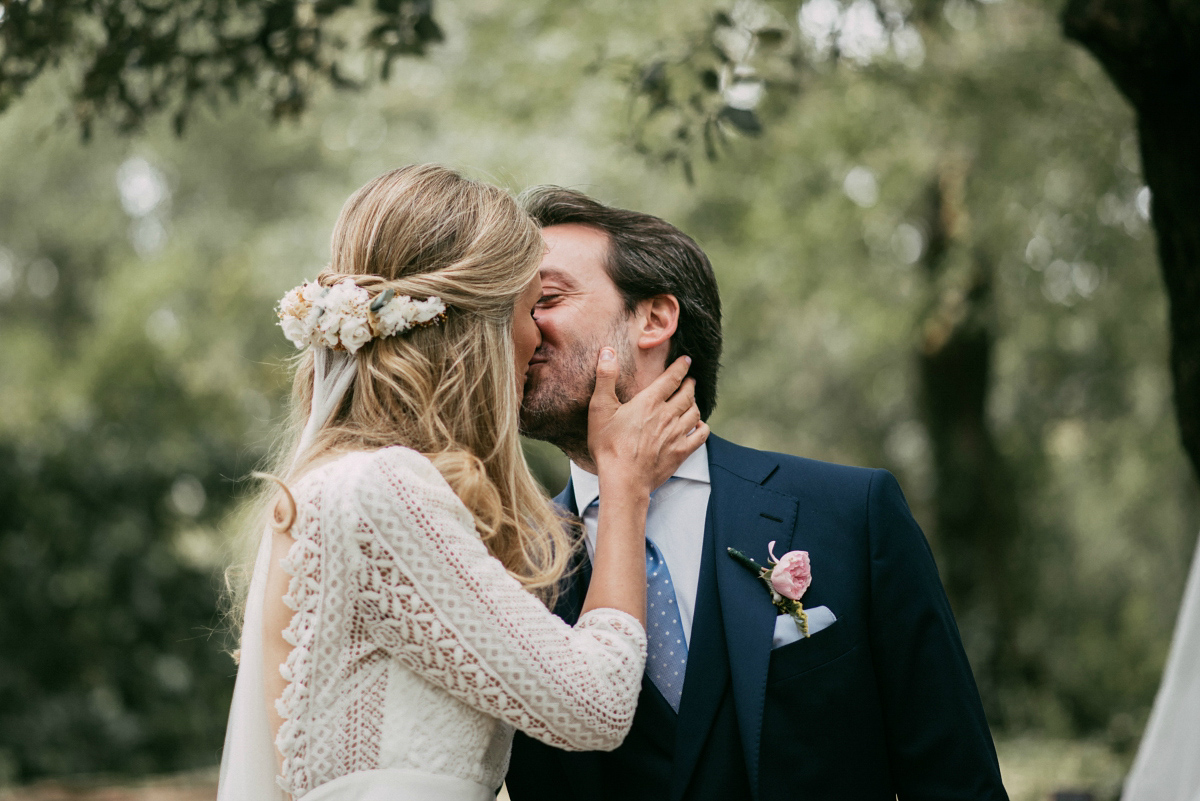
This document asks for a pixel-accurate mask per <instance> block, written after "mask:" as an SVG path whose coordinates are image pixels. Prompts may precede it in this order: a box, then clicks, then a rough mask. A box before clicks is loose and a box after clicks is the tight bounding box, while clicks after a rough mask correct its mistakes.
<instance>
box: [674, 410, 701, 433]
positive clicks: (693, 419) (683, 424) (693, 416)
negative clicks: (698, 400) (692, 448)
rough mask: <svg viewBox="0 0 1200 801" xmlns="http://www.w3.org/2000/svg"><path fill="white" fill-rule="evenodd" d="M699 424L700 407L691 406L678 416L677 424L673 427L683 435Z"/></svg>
mask: <svg viewBox="0 0 1200 801" xmlns="http://www.w3.org/2000/svg"><path fill="white" fill-rule="evenodd" d="M699 424H700V407H699V406H697V405H696V404H694V403H693V404H692V405H691V408H689V409H688V410H687V411H685V412H684V413H683V414H682V415H680V416H679V419H678V422H677V423H676V425H675V428H676V430H677V431H681V432H682V433H684V434H687V433H688V432H690V431H691V430H692V429H693V428H695V427H696V426H697V425H699Z"/></svg>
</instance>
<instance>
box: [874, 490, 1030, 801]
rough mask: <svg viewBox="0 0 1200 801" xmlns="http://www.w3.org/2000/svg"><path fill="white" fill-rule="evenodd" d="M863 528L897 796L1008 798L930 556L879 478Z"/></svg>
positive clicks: (900, 498)
mask: <svg viewBox="0 0 1200 801" xmlns="http://www.w3.org/2000/svg"><path fill="white" fill-rule="evenodd" d="M867 523H868V533H869V547H870V575H871V579H870V580H871V607H870V616H869V623H868V625H869V628H870V637H871V645H872V654H873V660H874V663H875V674H876V676H877V677H878V683H879V690H880V697H881V701H882V704H883V710H884V719H885V726H886V729H887V742H888V757H889V762H890V769H891V774H892V777H893V781H894V784H895V788H896V795H897V797H898V798H899V799H900V801H909V800H910V799H911V800H912V801H916V800H917V799H920V800H921V801H933V800H936V801H941V800H942V799H947V800H949V799H995V800H997V801H998V800H1000V799H1007V798H1008V796H1007V794H1006V793H1005V791H1004V786H1003V783H1002V782H1001V778H1000V768H999V765H998V763H997V760H996V749H995V746H994V745H993V743H992V737H991V732H990V730H989V728H988V723H987V719H986V717H985V716H984V713H983V705H982V703H981V702H980V699H979V691H978V689H976V686H975V680H974V677H973V676H972V674H971V666H970V664H969V663H968V662H967V656H966V653H965V652H964V651H963V647H962V641H961V639H960V637H959V633H958V627H957V625H956V624H955V622H954V615H953V613H952V612H951V610H950V602H949V600H948V599H947V598H946V593H945V591H944V590H943V588H942V583H941V579H940V578H939V576H938V572H937V566H936V565H935V564H934V560H933V554H932V552H931V551H930V549H929V544H928V542H927V541H926V540H925V536H924V534H922V533H921V529H920V527H918V525H917V523H916V521H915V520H914V519H913V516H912V513H911V512H910V511H909V508H908V504H907V503H906V502H905V500H904V495H903V493H902V492H901V491H900V485H899V484H898V483H897V482H896V479H895V478H894V477H893V476H892V475H891V474H890V473H888V472H887V471H886V470H877V471H875V473H874V475H873V477H872V480H871V484H870V489H869V490H868V521H867Z"/></svg>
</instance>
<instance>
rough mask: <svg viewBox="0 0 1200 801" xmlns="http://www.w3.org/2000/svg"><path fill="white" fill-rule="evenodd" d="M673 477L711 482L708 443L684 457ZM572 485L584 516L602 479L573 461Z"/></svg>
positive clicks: (578, 506) (577, 504)
mask: <svg viewBox="0 0 1200 801" xmlns="http://www.w3.org/2000/svg"><path fill="white" fill-rule="evenodd" d="M673 478H686V479H688V480H689V481H699V482H701V483H703V484H708V483H711V482H710V480H709V476H708V445H707V444H704V445H701V446H700V447H699V448H697V449H696V450H695V451H694V452H693V453H692V455H691V456H689V457H688V458H686V459H684V460H683V464H681V465H679V469H678V470H676V471H675V475H674V476H673ZM571 486H572V488H573V489H574V490H575V508H576V509H578V510H579V514H580V515H581V516H582V515H583V513H584V510H586V509H587V508H588V507H589V506H591V504H592V501H594V500H596V498H598V497H599V496H600V479H599V478H598V477H597V476H596V475H595V474H594V473H589V472H588V471H586V470H584V469H583V468H582V467H580V466H579V465H577V464H575V463H574V462H571Z"/></svg>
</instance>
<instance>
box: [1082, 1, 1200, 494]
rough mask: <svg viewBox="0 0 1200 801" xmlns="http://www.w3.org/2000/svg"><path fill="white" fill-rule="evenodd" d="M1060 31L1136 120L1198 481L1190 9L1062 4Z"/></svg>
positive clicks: (1198, 137) (1199, 45)
mask: <svg viewBox="0 0 1200 801" xmlns="http://www.w3.org/2000/svg"><path fill="white" fill-rule="evenodd" d="M1063 28H1064V30H1065V32H1066V35H1067V36H1068V37H1070V38H1071V39H1074V40H1075V41H1077V42H1079V43H1080V44H1082V45H1083V46H1084V47H1085V48H1087V50H1088V51H1090V52H1091V53H1092V55H1093V56H1095V57H1096V59H1097V60H1099V62H1100V64H1101V65H1102V66H1103V67H1104V69H1105V70H1106V71H1107V72H1108V74H1109V76H1110V77H1111V78H1112V79H1113V82H1114V83H1116V85H1117V88H1118V89H1120V90H1121V92H1122V94H1124V95H1125V97H1126V98H1127V99H1128V100H1129V102H1130V103H1131V104H1133V107H1134V110H1135V111H1136V112H1137V124H1138V137H1139V140H1140V143H1141V152H1142V172H1143V174H1144V176H1145V179H1146V185H1147V186H1149V187H1150V192H1151V198H1152V200H1151V216H1152V219H1153V225H1154V231H1155V233H1156V234H1157V237H1158V255H1159V262H1160V266H1161V269H1162V275H1163V281H1164V283H1165V284H1166V289H1167V299H1168V302H1169V304H1170V317H1169V320H1170V322H1169V325H1170V335H1171V376H1172V378H1173V380H1174V385H1175V414H1176V417H1177V418H1178V421H1179V433H1180V438H1181V440H1182V443H1183V448H1184V451H1186V453H1187V455H1188V458H1189V459H1190V460H1191V463H1192V467H1193V469H1194V470H1195V472H1196V475H1197V477H1200V3H1197V2H1195V0H1070V2H1068V3H1067V6H1066V8H1065V9H1064V11H1063Z"/></svg>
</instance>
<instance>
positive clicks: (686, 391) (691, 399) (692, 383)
mask: <svg viewBox="0 0 1200 801" xmlns="http://www.w3.org/2000/svg"><path fill="white" fill-rule="evenodd" d="M695 401H696V379H694V378H685V379H684V380H683V383H682V384H680V385H679V389H677V390H676V391H675V394H674V395H672V396H671V398H670V400H668V401H667V405H668V406H670V407H671V409H672V410H673V411H674V412H675V414H683V413H684V412H686V411H687V410H688V407H689V406H692V405H694V404H695Z"/></svg>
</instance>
